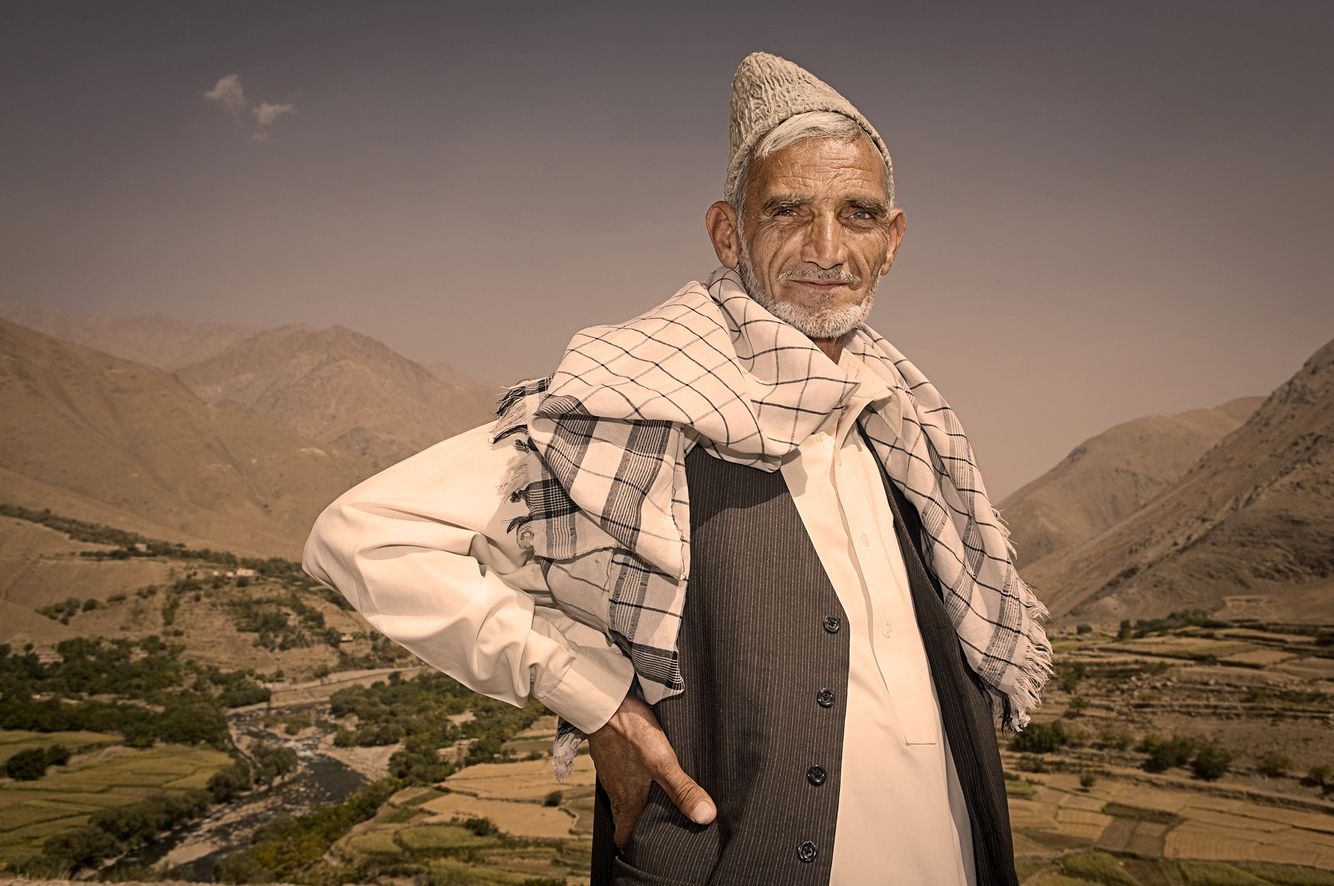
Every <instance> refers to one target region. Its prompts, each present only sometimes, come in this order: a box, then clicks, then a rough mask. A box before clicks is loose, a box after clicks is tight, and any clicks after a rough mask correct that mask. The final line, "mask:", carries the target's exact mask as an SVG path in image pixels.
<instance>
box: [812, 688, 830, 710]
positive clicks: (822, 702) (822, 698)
mask: <svg viewBox="0 0 1334 886" xmlns="http://www.w3.org/2000/svg"><path fill="white" fill-rule="evenodd" d="M815 703H816V704H818V705H819V706H820V707H822V708H832V707H833V706H834V690H832V689H821V690H820V691H819V692H817V693H815Z"/></svg>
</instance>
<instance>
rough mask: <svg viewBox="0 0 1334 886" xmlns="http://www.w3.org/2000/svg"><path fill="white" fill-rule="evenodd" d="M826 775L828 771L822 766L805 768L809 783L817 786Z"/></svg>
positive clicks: (827, 775)
mask: <svg viewBox="0 0 1334 886" xmlns="http://www.w3.org/2000/svg"><path fill="white" fill-rule="evenodd" d="M828 777H829V773H827V772H825V771H824V767H823V766H812V767H811V768H810V769H807V770H806V780H807V781H809V782H810V783H811V784H813V785H815V786H816V787H817V788H818V787H819V786H820V785H822V784H824V783H825V779H826V778H828Z"/></svg>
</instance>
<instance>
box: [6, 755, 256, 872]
mask: <svg viewBox="0 0 1334 886" xmlns="http://www.w3.org/2000/svg"><path fill="white" fill-rule="evenodd" d="M71 737H72V738H71ZM56 743H60V744H64V745H65V746H66V747H70V748H71V749H74V748H75V747H81V748H90V747H92V748H95V747H97V746H99V745H102V746H107V747H104V749H102V750H100V751H98V752H96V753H85V754H79V755H76V756H75V757H73V758H72V759H71V760H70V762H69V764H68V765H66V766H57V767H53V768H52V769H50V770H48V772H47V774H46V775H45V776H44V777H43V778H39V779H37V780H35V781H4V782H0V864H3V865H5V866H9V865H12V864H14V863H15V862H18V861H21V860H23V859H25V858H28V857H30V856H32V855H35V854H37V853H38V852H39V851H40V850H41V848H42V841H44V840H45V839H46V838H47V837H49V836H51V835H52V834H58V833H60V832H61V831H64V830H67V829H69V828H72V827H76V826H78V825H81V824H83V823H84V822H85V821H87V819H88V817H89V816H91V815H92V814H93V813H94V812H96V811H98V810H99V809H106V808H112V807H116V806H125V805H128V804H130V803H133V802H135V801H137V800H142V799H143V798H144V797H146V796H148V795H150V794H155V793H160V792H163V791H172V790H185V789H187V788H202V787H204V786H205V785H206V784H208V780H209V778H210V777H212V775H213V773H215V772H217V771H218V770H220V769H223V768H225V767H227V766H229V765H231V763H232V759H231V757H229V756H227V755H226V754H224V753H222V752H221V751H217V750H214V749H212V748H205V747H188V746H185V745H158V746H156V747H152V748H148V749H145V750H135V749H132V748H127V747H122V746H120V736H117V735H104V734H98V733H90V732H73V733H50V734H39V733H31V732H8V731H0V753H4V754H6V755H8V754H11V753H13V752H15V751H17V750H21V749H22V748H23V747H34V746H44V745H48V744H56Z"/></svg>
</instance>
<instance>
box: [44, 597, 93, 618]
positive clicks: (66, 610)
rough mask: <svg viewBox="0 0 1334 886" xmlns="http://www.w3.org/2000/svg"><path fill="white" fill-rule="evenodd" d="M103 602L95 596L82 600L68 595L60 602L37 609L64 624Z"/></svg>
mask: <svg viewBox="0 0 1334 886" xmlns="http://www.w3.org/2000/svg"><path fill="white" fill-rule="evenodd" d="M100 605H101V604H100V603H99V602H98V601H97V599H96V598H94V597H89V598H88V599H86V600H80V599H79V598H78V597H67V598H66V599H65V600H63V601H62V602H60V603H52V604H50V605H49V606H43V607H42V608H40V609H38V610H37V611H38V612H40V613H41V614H42V615H45V616H46V617H47V618H49V619H52V620H54V621H58V622H60V623H61V624H63V625H67V624H69V620H70V619H71V618H73V617H74V616H76V615H78V614H79V613H80V612H92V611H93V610H94V609H96V608H98V607H99V606H100Z"/></svg>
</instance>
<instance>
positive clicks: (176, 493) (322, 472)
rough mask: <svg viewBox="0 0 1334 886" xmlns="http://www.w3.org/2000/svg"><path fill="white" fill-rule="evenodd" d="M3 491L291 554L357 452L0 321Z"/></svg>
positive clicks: (195, 539)
mask: <svg viewBox="0 0 1334 886" xmlns="http://www.w3.org/2000/svg"><path fill="white" fill-rule="evenodd" d="M0 410H2V411H3V413H4V415H5V416H6V418H5V422H4V424H3V426H2V427H0V488H3V490H4V492H3V499H4V500H5V501H8V502H9V503H12V504H16V505H20V506H23V507H27V508H32V509H36V510H41V509H43V508H50V509H51V510H53V511H55V512H57V513H61V514H66V515H68V516H71V517H76V518H79V519H83V520H91V521H94V522H99V523H106V524H110V525H113V526H117V527H120V528H123V529H127V530H131V531H137V532H142V533H144V534H147V535H151V536H154V537H157V538H166V539H169V540H175V541H181V542H185V543H187V544H191V545H203V546H217V547H223V548H227V549H231V550H234V551H236V552H237V553H241V554H254V555H261V556H270V555H280V556H284V557H289V558H293V559H299V558H300V552H301V545H302V543H303V542H304V540H305V537H306V535H307V533H308V532H309V528H310V525H311V523H312V522H313V521H314V519H315V517H316V516H317V515H318V514H319V512H320V510H321V509H322V508H323V507H324V505H326V504H327V503H328V502H330V501H331V500H333V499H334V498H335V497H336V496H337V495H338V494H339V493H340V492H342V491H343V490H345V489H347V488H348V487H350V486H352V485H353V484H355V483H356V482H358V481H359V480H360V479H362V478H364V477H366V476H369V474H370V473H372V468H371V465H370V464H369V463H368V462H367V461H366V460H365V459H364V458H362V457H361V456H358V455H356V454H354V453H350V452H348V451H346V450H342V449H340V448H338V447H333V446H330V445H327V444H323V443H320V442H318V441H315V440H313V439H311V438H310V437H306V436H302V435H300V434H297V433H295V432H293V431H290V430H287V429H285V428H281V427H278V426H276V425H275V424H274V423H272V422H269V421H266V420H264V419H262V418H260V417H257V416H254V415H249V414H246V413H243V412H239V411H237V410H234V409H230V408H226V407H218V406H212V405H210V404H207V403H205V402H203V401H202V400H200V399H199V398H198V397H197V396H196V395H195V394H194V393H193V392H191V391H190V390H189V389H188V388H187V387H186V386H185V385H184V384H183V383H182V382H181V381H180V380H179V379H177V378H175V377H174V376H172V375H170V374H168V373H166V372H164V371H162V370H160V369H155V368H153V367H150V366H147V365H145V364H142V363H135V362H132V361H129V360H123V359H121V358H119V357H114V356H112V355H110V354H106V353H103V352H101V351H96V350H93V349H91V348H86V347H83V346H81V345H77V344H73V343H70V342H65V341H61V340H59V339H56V338H52V337H50V336H47V335H43V334H42V333H40V332H36V331H34V330H31V329H27V328H25V327H23V326H19V325H17V324H14V323H10V322H7V321H3V320H0Z"/></svg>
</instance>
